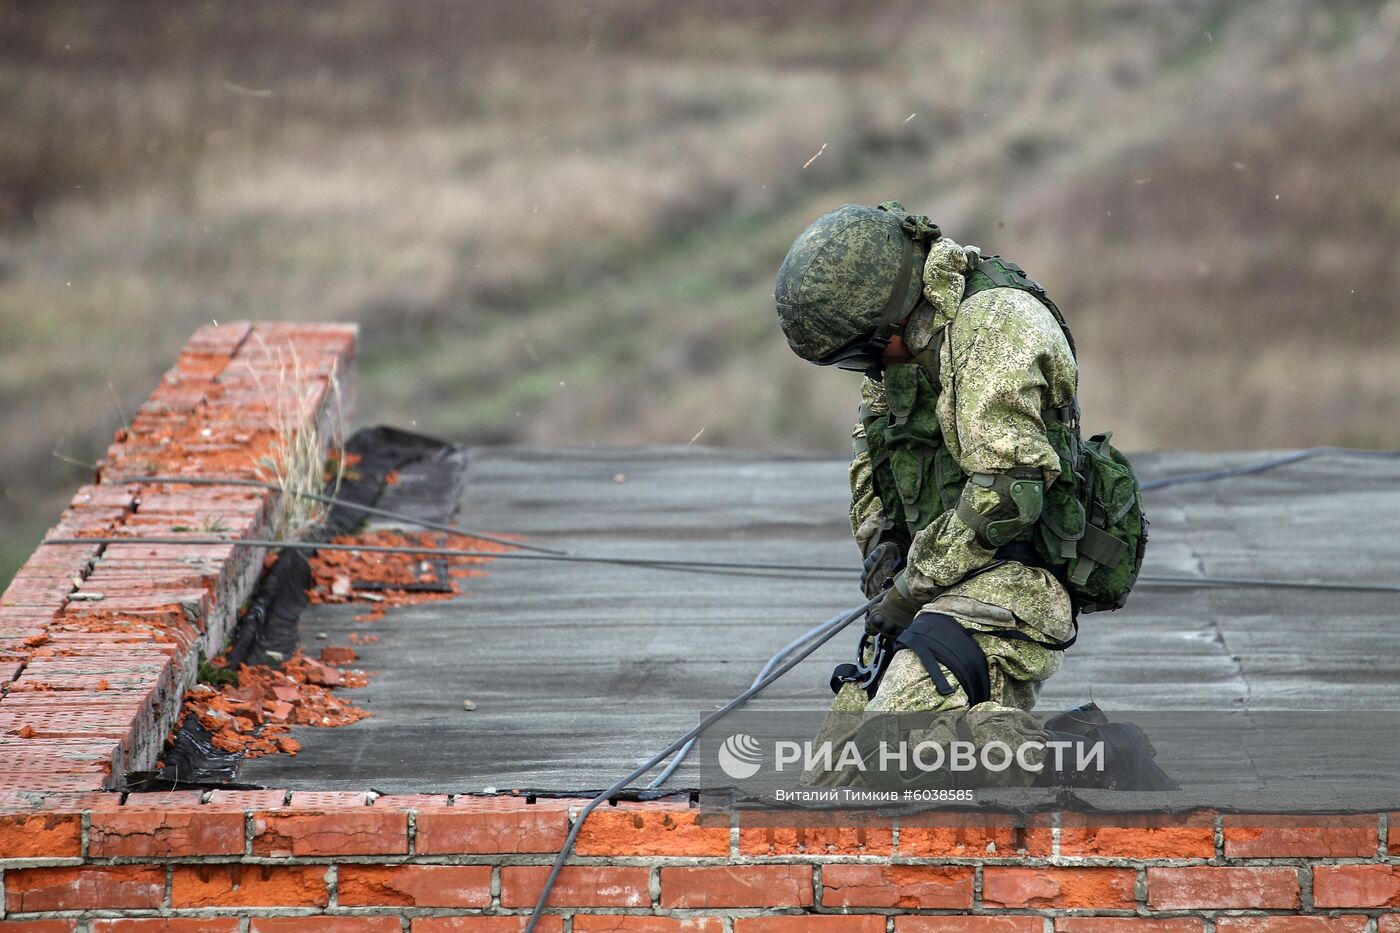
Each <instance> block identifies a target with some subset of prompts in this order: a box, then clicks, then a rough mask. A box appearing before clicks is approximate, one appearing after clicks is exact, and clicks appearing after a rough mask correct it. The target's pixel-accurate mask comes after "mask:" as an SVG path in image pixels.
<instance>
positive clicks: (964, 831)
mask: <svg viewBox="0 0 1400 933" xmlns="http://www.w3.org/2000/svg"><path fill="white" fill-rule="evenodd" d="M1050 852H1051V830H1050V827H1048V826H1027V827H1013V826H995V825H991V826H928V825H922V824H920V823H918V822H913V823H910V822H906V821H901V822H900V825H899V854H900V855H903V856H906V857H909V858H1014V857H1016V856H1018V855H1033V856H1048V855H1050Z"/></svg>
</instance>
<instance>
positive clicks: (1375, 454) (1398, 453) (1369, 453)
mask: <svg viewBox="0 0 1400 933" xmlns="http://www.w3.org/2000/svg"><path fill="white" fill-rule="evenodd" d="M1314 457H1348V458H1352V459H1358V460H1368V459H1375V460H1393V459H1396V458H1400V450H1357V449H1355V448H1352V447H1309V448H1308V449H1307V450H1295V451H1293V452H1292V453H1289V454H1283V455H1282V456H1278V457H1270V458H1268V459H1266V460H1256V461H1255V462H1253V463H1245V464H1241V465H1240V466H1236V467H1221V468H1219V469H1217V470H1204V471H1202V472H1200V473H1180V474H1177V475H1176V476H1164V477H1162V478H1161V479H1154V480H1149V481H1148V482H1145V483H1143V484H1142V491H1143V492H1147V491H1149V490H1152V489H1166V488H1167V487H1169V486H1184V485H1185V484H1187V483H1211V482H1215V481H1216V480H1222V479H1232V478H1233V477H1236V476H1253V475H1254V474H1256V473H1264V472H1266V471H1268V470H1272V469H1275V468H1276V467H1281V466H1287V465H1288V464H1290V463H1299V462H1301V461H1303V460H1312V459H1313V458H1314Z"/></svg>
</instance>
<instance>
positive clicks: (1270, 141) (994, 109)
mask: <svg viewBox="0 0 1400 933" xmlns="http://www.w3.org/2000/svg"><path fill="white" fill-rule="evenodd" d="M0 99H3V100H4V101H5V105H4V118H3V120H0V437H3V443H0V583H3V581H4V580H5V579H7V578H8V575H9V573H10V572H11V570H12V568H13V566H14V565H15V564H16V563H17V562H18V560H19V559H21V558H22V557H23V556H24V555H26V554H27V553H28V552H29V550H30V548H31V547H32V545H33V542H34V541H35V540H37V538H38V537H39V535H40V534H41V533H42V531H43V529H44V528H46V527H47V526H48V525H49V524H50V523H51V522H52V521H53V520H54V519H55V517H56V515H57V513H58V511H59V509H60V508H61V507H62V504H63V502H64V501H66V497H67V495H68V494H69V492H70V491H71V489H72V488H73V487H74V486H76V485H77V484H78V483H80V482H82V481H83V480H84V479H85V478H87V476H88V475H89V473H90V471H89V470H88V469H86V468H84V467H82V466H79V465H74V464H73V463H72V462H70V461H77V462H79V463H81V462H84V461H86V462H91V461H93V460H95V459H96V458H97V457H98V456H100V454H101V452H102V451H103V450H104V448H105V447H106V445H107V443H109V441H110V439H111V435H112V431H113V430H114V429H116V428H117V427H119V426H120V425H121V424H122V423H123V421H124V420H125V418H126V416H127V414H128V413H130V412H131V411H133V410H134V409H135V408H136V407H137V406H138V405H139V404H140V403H141V401H142V400H143V399H144V398H145V397H146V395H147V394H148V393H149V391H150V389H151V388H152V386H153V385H154V383H155V380H156V379H157V378H158V376H159V374H160V373H161V372H162V371H163V370H164V369H165V368H166V367H167V366H169V365H170V364H171V362H172V360H173V359H174V356H175V353H176V351H177V350H178V348H179V347H180V346H181V344H182V343H183V342H184V340H185V339H186V337H188V335H189V334H190V332H191V331H192V330H193V329H194V328H195V327H197V326H198V325H199V324H201V323H204V322H207V321H209V320H211V319H214V320H230V319H236V318H249V317H252V318H280V319H301V320H353V321H358V322H360V323H361V324H362V325H363V345H362V370H361V374H360V386H359V388H360V398H361V409H360V412H361V418H360V420H361V422H363V423H371V422H374V421H377V420H387V421H391V422H393V423H396V424H400V425H404V426H414V425H416V426H417V428H419V429H420V430H423V431H428V432H435V433H438V434H441V435H444V436H447V437H450V438H454V439H464V440H469V441H475V442H525V443H532V444H685V443H688V442H691V441H692V440H694V442H695V443H698V444H714V445H736V446H742V447H755V448H766V449H773V450H790V451H818V452H827V453H833V454H834V453H837V452H841V451H844V450H846V449H848V441H847V437H848V431H849V425H850V422H851V420H852V416H853V412H854V407H855V406H854V395H855V385H854V382H853V381H852V380H853V379H854V378H855V377H852V376H848V375H846V374H838V373H835V372H832V371H821V370H818V369H817V368H815V367H812V366H809V365H807V364H805V363H802V362H801V361H799V360H797V359H796V358H795V357H793V356H792V355H791V354H790V353H789V351H788V350H787V347H786V345H785V343H784V341H783V339H782V337H781V335H780V333H779V332H778V329H777V327H776V322H775V319H774V317H773V314H772V308H771V299H770V296H771V291H772V281H773V274H774V271H775V270H776V267H777V265H778V262H779V261H780V259H781V258H782V256H783V254H784V252H785V251H786V248H787V246H788V244H789V243H790V241H791V240H792V238H793V237H794V236H795V235H796V233H797V232H798V231H800V230H801V229H802V228H803V227H804V226H805V225H806V224H807V223H808V222H810V221H811V220H812V219H813V218H815V217H816V216H817V215H819V214H821V213H823V212H824V211H826V210H828V209H830V208H831V207H833V206H836V205H838V204H841V203H843V202H847V201H854V202H862V203H875V202H877V201H880V200H883V199H886V198H892V197H897V198H900V199H902V200H903V201H904V203H905V204H906V205H907V206H910V207H911V208H915V209H918V210H923V211H926V212H927V213H929V214H930V215H932V216H933V218H934V219H935V220H936V221H938V222H939V223H940V224H941V225H942V227H943V229H944V231H945V232H946V233H947V234H948V235H950V236H951V237H953V238H954V239H956V240H958V241H959V242H963V243H975V244H978V245H980V246H982V247H983V248H984V249H985V250H988V251H996V252H1001V253H1003V254H1005V255H1008V256H1010V257H1012V258H1015V259H1016V260H1018V261H1019V262H1020V263H1021V264H1022V265H1023V266H1025V267H1026V268H1027V269H1028V270H1030V272H1031V273H1032V275H1034V276H1035V277H1036V278H1038V279H1040V280H1041V281H1042V282H1044V283H1045V284H1046V285H1047V286H1048V287H1049V289H1050V291H1051V294H1053V295H1055V296H1056V298H1057V299H1058V301H1059V303H1060V305H1061V307H1062V308H1064V309H1065V311H1066V313H1067V315H1068V316H1069V318H1070V321H1071V323H1072V324H1073V326H1074V328H1075V332H1076V335H1077V337H1078V341H1079V346H1080V349H1081V354H1082V356H1083V363H1082V377H1081V378H1082V385H1083V402H1084V409H1085V412H1086V420H1087V422H1088V426H1089V427H1090V428H1091V429H1098V428H1102V427H1112V428H1113V429H1115V431H1116V432H1117V433H1116V437H1115V440H1116V441H1117V442H1118V443H1120V444H1121V446H1123V447H1125V448H1127V449H1130V450H1132V449H1137V450H1141V449H1149V448H1205V449H1225V448H1254V447H1271V448H1278V447H1300V446H1308V445H1316V444H1343V445H1353V446H1363V447H1400V417H1397V405H1396V399H1397V396H1400V315H1397V302H1396V298H1395V296H1396V294H1397V286H1398V285H1400V281H1398V280H1400V259H1397V257H1400V106H1398V105H1397V102H1400V3H1397V2H1389V3H1380V2H1335V0H1334V2H1321V0H1319V2H1274V0H1259V2H1242V0H1236V2H1223V0H1177V2H1133V3H1127V2H1110V0H1104V2H1071V0H1065V2H1057V3H1053V4H1039V3H1037V4H1031V3H1025V4H1020V3H998V2H986V0H979V2H976V3H966V2H963V3H950V2H942V3H929V2H926V0H896V2H883V3H865V2H854V0H853V2H833V0H803V2H789V0H778V2H773V0H769V2H763V3H753V2H748V0H710V2H700V3H675V4H661V3H643V2H608V0H598V2H590V3H579V2H555V0H514V2H496V0H455V2H445V0H437V2H432V0H414V2H412V3H389V2H383V0H351V2H335V3H332V2H313V0H303V2H298V3H286V2H261V0H237V2H228V3H209V2H188V0H170V2H136V0H120V2H117V0H112V2H94V0H85V2H72V3H69V2H61V0H49V2H45V3H13V4H6V5H4V7H3V8H0ZM814 157H815V158H814Z"/></svg>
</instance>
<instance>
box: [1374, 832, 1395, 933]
mask: <svg viewBox="0 0 1400 933" xmlns="http://www.w3.org/2000/svg"><path fill="white" fill-rule="evenodd" d="M1391 818H1392V819H1394V817H1393V816H1392V817H1391ZM1376 930H1377V933H1400V914H1382V915H1381V917H1380V920H1379V922H1378V923H1377V924H1376Z"/></svg>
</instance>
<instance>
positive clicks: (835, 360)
mask: <svg viewBox="0 0 1400 933" xmlns="http://www.w3.org/2000/svg"><path fill="white" fill-rule="evenodd" d="M939 235H940V234H939V231H938V227H937V226H936V225H934V224H932V223H930V222H929V220H928V218H927V217H924V216H922V215H914V214H910V213H908V212H907V211H905V210H904V207H903V206H902V205H901V204H900V203H899V202H898V201H886V202H885V203H883V204H881V205H880V206H879V207H873V208H872V207H863V206H861V205H858V204H846V205H843V206H841V207H839V208H837V209H836V210H834V211H832V212H830V213H829V214H825V215H823V216H822V217H820V218H818V219H817V221H816V222H815V223H813V224H812V225H811V226H810V227H808V228H807V229H806V230H804V231H802V234H801V236H799V237H798V238H797V240H796V241H795V242H794V243H793V244H792V249H790V250H788V254H787V258H786V259H784V260H783V264H782V266H781V267H780V268H779V269H778V283H777V287H776V289H775V290H774V295H773V298H774V303H775V304H776V306H777V310H778V321H779V322H780V323H781V325H782V328H783V333H784V334H785V335H786V336H787V340H788V344H789V345H790V346H791V347H792V350H793V352H794V353H796V354H797V355H798V356H800V357H802V358H803V359H804V360H809V361H811V362H813V363H817V364H818V365H821V366H830V365H833V364H834V365H836V366H839V367H840V368H842V369H855V370H858V371H859V370H865V369H867V368H869V367H871V366H873V365H876V364H877V363H878V361H879V358H880V355H881V354H882V353H883V351H884V348H885V345H886V344H888V343H889V339H890V337H891V336H892V335H893V334H894V333H895V331H896V330H897V329H898V325H899V322H900V321H901V320H903V319H904V318H905V317H906V316H907V315H908V314H909V312H910V311H911V310H913V308H914V305H915V304H917V303H918V300H919V296H920V295H921V294H922V291H923V283H922V280H921V277H920V275H919V272H918V270H919V269H921V268H922V266H923V259H924V255H925V253H926V252H927V251H928V244H929V243H932V242H933V241H935V240H937V239H938V238H939Z"/></svg>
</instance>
